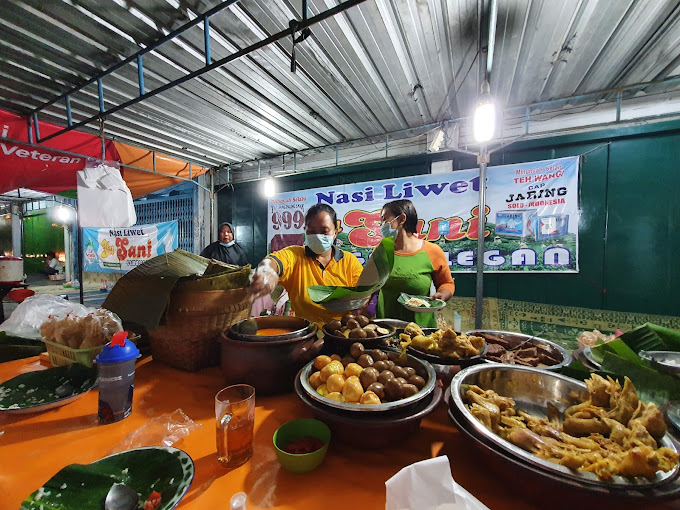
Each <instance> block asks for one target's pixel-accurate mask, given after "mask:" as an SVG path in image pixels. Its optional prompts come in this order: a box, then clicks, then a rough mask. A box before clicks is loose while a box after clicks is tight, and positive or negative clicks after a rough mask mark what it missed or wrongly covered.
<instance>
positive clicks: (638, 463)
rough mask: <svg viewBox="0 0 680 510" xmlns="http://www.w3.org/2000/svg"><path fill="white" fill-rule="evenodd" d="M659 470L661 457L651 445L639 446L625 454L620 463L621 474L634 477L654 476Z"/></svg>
mask: <svg viewBox="0 0 680 510" xmlns="http://www.w3.org/2000/svg"><path fill="white" fill-rule="evenodd" d="M658 470H659V458H658V457H657V456H656V454H655V452H654V450H653V449H652V448H651V447H650V446H637V447H635V448H633V449H632V450H630V451H628V452H627V453H626V454H624V456H623V459H622V460H621V463H620V464H619V474H620V475H621V476H627V477H630V478H633V477H635V476H644V477H646V478H654V476H656V472H657V471H658Z"/></svg>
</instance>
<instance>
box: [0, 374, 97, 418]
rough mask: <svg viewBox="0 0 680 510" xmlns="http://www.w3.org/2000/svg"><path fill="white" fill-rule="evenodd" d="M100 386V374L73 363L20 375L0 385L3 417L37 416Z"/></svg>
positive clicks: (0, 405) (0, 403) (0, 407)
mask: <svg viewBox="0 0 680 510" xmlns="http://www.w3.org/2000/svg"><path fill="white" fill-rule="evenodd" d="M96 384H97V370H96V369H93V368H90V367H86V366H83V365H79V364H77V363H74V364H73V365H66V366H63V367H54V368H48V369H47V370H38V371H35V372H28V373H25V374H21V375H18V376H16V377H14V378H13V379H10V380H9V381H5V382H4V383H2V385H0V413H15V414H23V413H35V412H40V411H45V410H47V409H52V408H53V407H59V406H63V405H65V404H68V403H69V402H72V401H74V400H75V399H77V398H79V397H82V396H83V395H84V394H85V393H86V392H88V391H89V390H91V389H92V388H94V387H95V386H96Z"/></svg>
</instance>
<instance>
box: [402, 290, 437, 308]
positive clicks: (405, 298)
mask: <svg viewBox="0 0 680 510" xmlns="http://www.w3.org/2000/svg"><path fill="white" fill-rule="evenodd" d="M411 298H418V299H422V300H423V301H426V302H427V303H429V305H430V306H413V305H407V304H406V302H407V301H408V300H409V299H411ZM397 302H398V303H399V304H401V305H402V306H403V307H404V308H406V309H407V310H411V311H412V312H422V313H431V312H438V311H439V310H442V309H443V308H444V307H446V301H442V300H441V299H430V298H429V297H427V296H412V295H411V294H406V293H405V292H402V293H401V294H399V297H398V298H397Z"/></svg>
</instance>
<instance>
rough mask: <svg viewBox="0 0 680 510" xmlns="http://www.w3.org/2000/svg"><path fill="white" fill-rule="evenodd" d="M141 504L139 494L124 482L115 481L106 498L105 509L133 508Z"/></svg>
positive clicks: (130, 509)
mask: <svg viewBox="0 0 680 510" xmlns="http://www.w3.org/2000/svg"><path fill="white" fill-rule="evenodd" d="M138 504H139V495H138V494H137V491H135V490H134V489H133V488H132V487H129V486H128V485H125V484H124V483H114V484H113V485H112V486H111V488H110V489H109V493H108V494H107V495H106V499H105V500H104V510H133V509H134V508H137V505H138Z"/></svg>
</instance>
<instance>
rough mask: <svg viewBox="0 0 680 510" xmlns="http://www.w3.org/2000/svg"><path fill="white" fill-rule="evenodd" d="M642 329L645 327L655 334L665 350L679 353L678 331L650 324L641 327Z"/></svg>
mask: <svg viewBox="0 0 680 510" xmlns="http://www.w3.org/2000/svg"><path fill="white" fill-rule="evenodd" d="M643 327H646V328H648V329H650V330H652V331H653V332H654V333H656V335H657V336H658V337H659V338H660V339H661V341H662V342H663V343H664V344H665V345H666V350H668V351H680V331H678V330H677V329H671V328H665V327H663V326H658V325H656V324H652V323H651V322H647V323H646V324H644V325H643ZM645 350H649V349H645Z"/></svg>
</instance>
